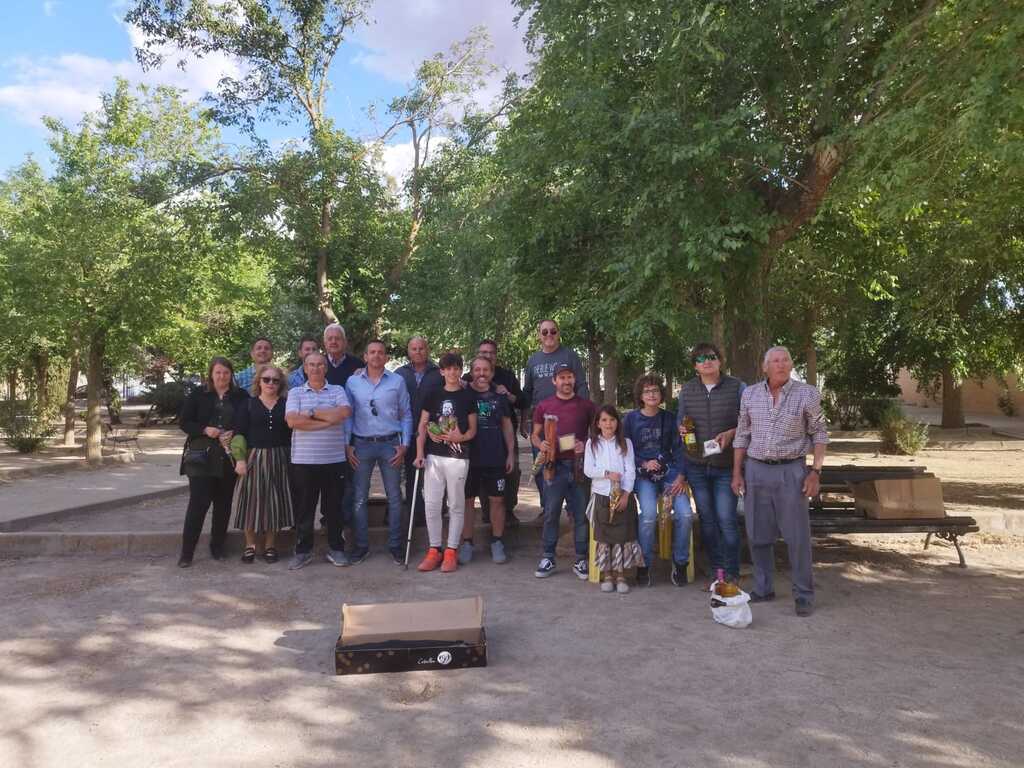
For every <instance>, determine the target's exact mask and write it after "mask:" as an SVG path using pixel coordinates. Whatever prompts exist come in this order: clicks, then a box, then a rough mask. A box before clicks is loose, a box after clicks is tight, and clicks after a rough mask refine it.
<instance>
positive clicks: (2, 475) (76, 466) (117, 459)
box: [0, 452, 135, 485]
mask: <svg viewBox="0 0 1024 768" xmlns="http://www.w3.org/2000/svg"><path fill="white" fill-rule="evenodd" d="M134 463H135V453H134V452H127V453H114V454H110V455H108V456H104V457H102V458H101V459H100V461H99V464H90V463H89V462H87V461H86V460H85V458H84V457H83V458H82V459H81V460H79V459H75V460H74V461H73V462H72V461H69V462H64V463H55V464H46V465H43V466H38V467H18V468H16V469H8V470H5V471H3V472H0V485H2V484H4V483H8V482H13V481H14V480H24V479H25V478H27V477H39V476H40V475H57V474H64V473H65V472H88V471H90V470H95V469H102V468H103V467H106V466H108V465H110V464H134Z"/></svg>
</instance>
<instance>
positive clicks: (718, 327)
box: [711, 307, 725, 353]
mask: <svg viewBox="0 0 1024 768" xmlns="http://www.w3.org/2000/svg"><path fill="white" fill-rule="evenodd" d="M711 343H712V344H714V345H715V346H716V347H718V348H719V349H720V350H721V351H722V352H723V353H724V352H725V312H723V311H722V308H721V307H718V308H717V309H715V310H714V311H713V312H712V313H711Z"/></svg>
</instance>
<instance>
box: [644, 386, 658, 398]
mask: <svg viewBox="0 0 1024 768" xmlns="http://www.w3.org/2000/svg"><path fill="white" fill-rule="evenodd" d="M644 394H645V395H658V396H659V397H660V396H661V390H660V389H658V388H657V387H644Z"/></svg>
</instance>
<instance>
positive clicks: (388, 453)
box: [345, 340, 412, 565]
mask: <svg viewBox="0 0 1024 768" xmlns="http://www.w3.org/2000/svg"><path fill="white" fill-rule="evenodd" d="M387 361H388V353H387V347H385V346H384V342H383V341H379V340H374V341H371V342H370V343H369V344H367V345H366V367H365V368H364V369H363V370H362V371H360V372H359V373H357V374H355V375H354V376H351V377H350V378H349V379H348V382H347V383H346V384H345V391H346V392H347V393H348V398H349V400H350V401H351V403H352V412H353V413H352V443H351V445H349V446H348V461H349V464H350V465H351V467H352V472H353V475H354V485H355V508H354V511H353V520H352V528H353V531H354V533H355V540H356V541H355V549H354V550H353V552H352V555H351V558H350V559H351V561H352V563H353V564H355V563H361V562H362V561H363V560H365V559H366V557H367V555H368V554H369V552H370V536H369V523H368V518H367V513H368V510H367V505H368V503H369V499H370V476H371V475H372V474H373V467H374V465H376V466H378V467H380V475H381V480H383V481H384V491H385V493H386V494H387V499H388V549H389V550H390V551H391V557H392V559H393V560H394V561H395V562H396V563H397V564H399V565H401V564H403V563H404V562H405V550H404V548H403V546H402V545H403V543H404V542H403V537H402V489H401V484H402V464H403V463H404V462H405V454H406V451H407V450H408V449H409V443H410V441H411V440H412V410H411V408H410V404H409V392H408V390H407V389H406V386H405V381H404V380H403V379H402V377H401V376H399V375H398V374H397V373H391V372H390V371H388V370H386V369H385V368H384V364H385V363H386V362H387Z"/></svg>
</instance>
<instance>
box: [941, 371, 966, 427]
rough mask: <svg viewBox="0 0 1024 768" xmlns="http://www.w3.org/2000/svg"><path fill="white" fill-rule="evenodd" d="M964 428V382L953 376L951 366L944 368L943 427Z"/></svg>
mask: <svg viewBox="0 0 1024 768" xmlns="http://www.w3.org/2000/svg"><path fill="white" fill-rule="evenodd" d="M963 426H964V392H963V382H962V381H957V380H956V378H955V377H954V376H953V369H952V368H951V367H950V366H949V365H945V366H943V368H942V427H943V429H959V428H961V427H963Z"/></svg>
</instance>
